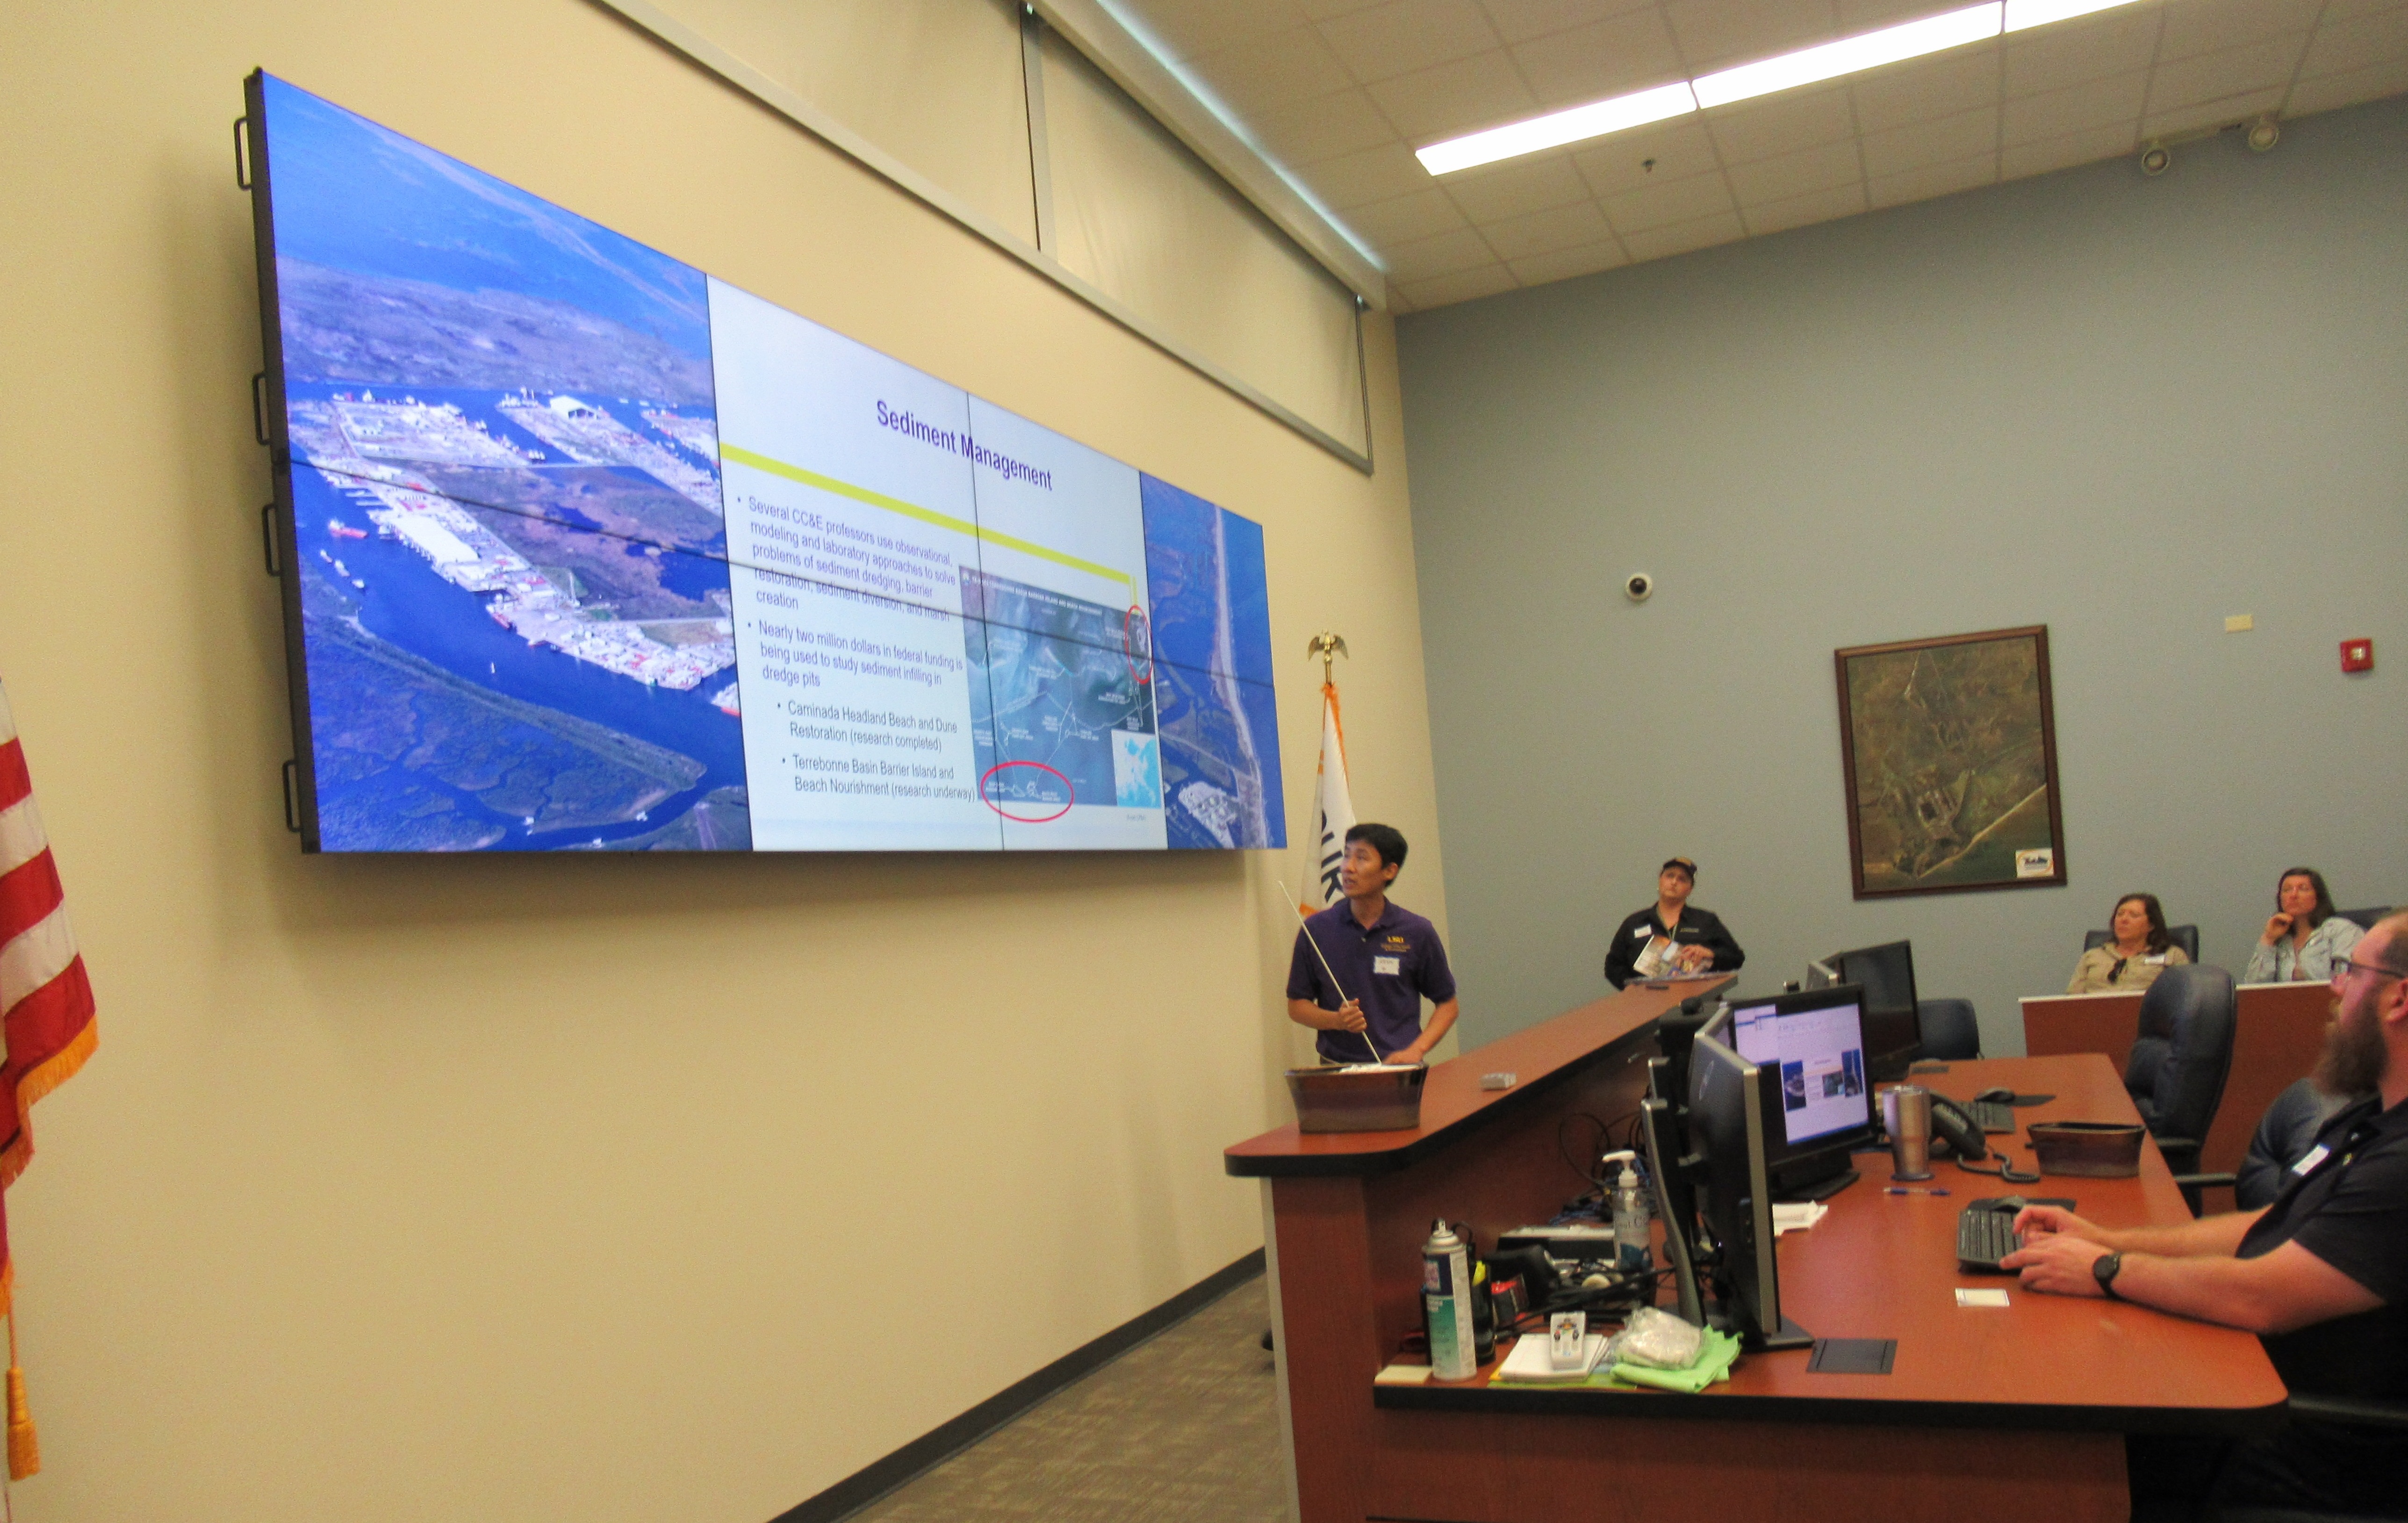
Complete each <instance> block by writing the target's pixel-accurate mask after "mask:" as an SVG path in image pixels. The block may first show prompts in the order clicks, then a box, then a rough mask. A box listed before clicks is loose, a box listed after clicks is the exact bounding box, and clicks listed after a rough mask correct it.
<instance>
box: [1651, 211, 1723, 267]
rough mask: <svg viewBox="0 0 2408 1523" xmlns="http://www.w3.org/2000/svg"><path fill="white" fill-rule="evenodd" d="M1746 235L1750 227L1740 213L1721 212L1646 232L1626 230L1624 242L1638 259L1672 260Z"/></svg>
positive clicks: (1653, 228)
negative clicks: (1673, 256) (1742, 222)
mask: <svg viewBox="0 0 2408 1523" xmlns="http://www.w3.org/2000/svg"><path fill="white" fill-rule="evenodd" d="M1743 237H1747V229H1746V228H1745V227H1742V226H1741V225H1740V220H1739V213H1738V212H1735V211H1721V212H1716V213H1715V214H1714V215H1713V216H1711V217H1699V218H1698V219H1697V220H1696V221H1694V222H1685V223H1672V224H1671V225H1670V226H1668V227H1652V228H1649V229H1648V230H1647V231H1646V232H1644V233H1626V234H1624V235H1623V236H1622V242H1623V246H1624V247H1625V248H1627V249H1628V250H1629V251H1630V257H1631V259H1632V260H1633V261H1634V262H1635V261H1638V260H1641V259H1668V258H1670V257H1671V256H1672V255H1673V254H1684V253H1688V252H1690V251H1692V250H1696V249H1711V248H1713V246H1714V245H1715V244H1717V243H1730V242H1733V241H1735V240H1737V239H1740V238H1743Z"/></svg>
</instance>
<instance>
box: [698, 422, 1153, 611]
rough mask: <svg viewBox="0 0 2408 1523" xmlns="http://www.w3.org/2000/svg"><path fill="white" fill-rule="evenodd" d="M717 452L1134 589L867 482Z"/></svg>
mask: <svg viewBox="0 0 2408 1523" xmlns="http://www.w3.org/2000/svg"><path fill="white" fill-rule="evenodd" d="M719 454H720V458H721V459H723V460H726V461H729V462H731V463H733V464H735V465H738V466H750V467H753V469H754V470H760V471H767V472H768V473H769V474H770V475H772V476H782V477H784V478H785V479H786V480H788V481H800V482H802V483H803V484H804V485H805V486H815V487H818V488H819V489H820V490H821V491H823V492H833V493H835V494H836V495H837V496H839V497H851V498H852V499H853V501H855V502H866V503H867V504H868V505H869V506H870V507H872V508H883V509H884V510H887V511H888V512H890V513H900V514H902V515H903V516H904V517H905V518H916V519H918V520H919V521H920V522H921V523H923V524H935V525H936V526H937V527H939V528H940V529H951V530H953V532H954V533H956V534H967V535H968V536H969V537H970V538H971V539H977V540H979V541H981V542H982V543H984V544H990V545H994V546H996V548H997V549H1001V550H1017V551H1019V552H1020V553H1023V554H1025V555H1035V556H1037V557H1038V558H1039V560H1048V561H1052V562H1053V563H1054V565H1056V566H1067V567H1068V568H1070V569H1071V570H1073V571H1084V572H1086V573H1088V574H1089V575H1090V576H1099V577H1109V578H1111V580H1112V581H1114V582H1119V583H1120V584H1121V585H1122V586H1124V587H1126V588H1128V589H1129V590H1130V591H1131V592H1135V591H1136V590H1137V583H1136V582H1134V581H1132V580H1131V579H1130V577H1129V574H1128V573H1127V572H1126V571H1116V570H1114V569H1112V568H1111V567H1109V566H1101V565H1098V564H1097V563H1096V562H1094V561H1082V560H1081V559H1080V558H1079V557H1078V556H1076V555H1066V554H1064V553H1062V552H1060V551H1058V550H1051V549H1048V548H1047V547H1045V546H1043V545H1040V544H1038V543H1037V542H1036V541H1034V540H1031V539H1021V538H1020V537H1019V536H1017V535H1011V534H998V533H996V531H995V530H993V529H982V528H981V527H979V526H978V525H977V524H973V523H971V522H970V521H969V520H968V519H966V518H955V517H954V516H953V514H951V513H940V512H939V511H937V510H935V509H933V508H923V507H921V506H920V505H919V504H918V503H916V502H905V501H904V500H903V499H902V498H900V497H890V496H886V495H885V494H884V493H882V492H872V491H871V490H869V488H867V487H866V486H855V485H853V483H852V482H851V481H838V480H837V479H836V478H835V477H833V476H823V475H821V474H820V473H819V472H818V471H815V470H805V469H804V468H803V467H800V466H790V465H788V464H786V463H785V462H784V461H782V460H772V459H771V458H769V457H768V456H767V455H766V454H754V453H753V452H752V451H750V450H739V449H738V448H737V447H736V446H735V445H733V444H729V443H725V442H724V441H723V442H722V443H721V444H720V446H719Z"/></svg>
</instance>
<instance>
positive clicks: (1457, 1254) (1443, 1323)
mask: <svg viewBox="0 0 2408 1523" xmlns="http://www.w3.org/2000/svg"><path fill="white" fill-rule="evenodd" d="M1422 1328H1423V1330H1424V1331H1426V1333H1428V1335H1429V1351H1430V1372H1431V1373H1432V1374H1434V1375H1436V1376H1437V1377H1438V1378H1439V1379H1441V1380H1469V1379H1470V1378H1471V1377H1472V1375H1473V1374H1474V1373H1476V1372H1478V1371H1479V1369H1480V1356H1479V1353H1478V1350H1477V1348H1476V1346H1475V1344H1474V1332H1473V1328H1472V1321H1471V1244H1470V1243H1467V1242H1465V1241H1464V1239H1463V1237H1462V1235H1461V1234H1460V1233H1458V1232H1456V1231H1455V1228H1452V1227H1450V1226H1448V1225H1447V1224H1446V1223H1445V1222H1443V1221H1439V1222H1433V1223H1431V1224H1430V1235H1429V1237H1428V1238H1427V1239H1426V1240H1425V1241H1424V1242H1423V1243H1422Z"/></svg>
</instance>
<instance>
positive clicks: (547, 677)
mask: <svg viewBox="0 0 2408 1523" xmlns="http://www.w3.org/2000/svg"><path fill="white" fill-rule="evenodd" d="M253 90H254V95H253V105H254V109H255V111H256V112H257V113H258V115H259V117H260V118H261V119H262V120H263V121H264V122H265V150H264V151H263V152H261V154H260V155H259V160H260V162H259V164H258V165H256V166H255V170H254V174H255V179H256V180H258V182H259V188H258V190H257V192H256V193H255V194H259V195H261V196H264V197H267V198H268V206H269V208H270V209H269V213H268V216H267V219H266V223H267V225H268V226H269V228H270V229H271V232H270V239H269V241H271V242H272V249H269V248H264V249H263V251H262V257H263V259H264V260H272V264H271V265H270V266H269V267H270V270H271V272H272V277H273V281H274V288H275V294H276V313H275V320H276V337H277V338H278V340H279V344H278V348H279V350H280V354H279V356H278V358H277V363H276V366H275V368H276V371H277V374H276V377H275V379H276V381H278V383H279V384H280V386H281V388H282V399H283V406H284V418H285V425H286V430H285V431H286V434H287V438H288V440H289V443H290V446H291V460H292V471H291V485H290V498H289V502H288V503H287V506H288V507H289V508H290V509H291V515H290V516H291V524H290V529H291V549H292V550H293V552H294V564H293V565H292V566H291V567H290V568H288V572H287V580H288V599H289V600H290V601H292V602H294V604H295V605H296V610H295V611H297V617H295V618H294V619H292V620H290V621H289V622H290V623H292V624H294V625H297V628H298V636H299V640H298V643H299V656H300V660H299V662H298V666H299V668H300V670H301V672H302V673H303V676H304V678H305V687H306V690H305V691H304V692H301V693H298V694H296V711H299V712H301V713H304V714H306V726H304V729H305V744H304V746H303V751H304V754H305V755H304V760H305V767H304V779H305V797H304V798H303V799H302V801H301V802H302V805H303V812H304V816H305V826H307V827H308V829H307V831H306V832H305V833H308V834H310V835H311V836H312V837H313V843H314V844H315V845H316V847H317V848H318V849H321V850H327V851H370V852H391V851H463V850H535V851H547V850H659V849H668V850H763V851H882V850H979V851H994V850H1063V849H1081V850H1146V849H1162V848H1166V847H1177V848H1210V849H1236V848H1254V847H1271V848H1276V847H1280V846H1283V845H1284V844H1285V843H1286V826H1285V818H1284V812H1283V807H1282V787H1281V776H1280V768H1279V756H1278V750H1277V737H1278V716H1277V709H1276V705H1275V703H1274V702H1273V699H1272V697H1271V683H1270V669H1271V668H1270V637H1269V606H1268V599H1267V596H1266V591H1265V589H1266V584H1267V579H1266V568H1265V566H1264V559H1263V536H1262V530H1261V527H1260V525H1258V524H1254V523H1252V522H1250V521H1248V520H1246V519H1244V518H1241V517H1240V516H1238V515H1236V514H1234V513H1230V512H1228V511H1227V510H1224V509H1221V508H1219V507H1217V506H1215V505H1214V504H1212V503H1210V502H1207V501H1205V500H1203V499H1201V498H1199V497H1196V496H1192V495H1191V494H1188V493H1185V492H1183V491H1181V490H1179V489H1178V488H1176V487H1173V486H1170V485H1168V483H1165V482H1162V481H1156V480H1154V479H1153V478H1151V477H1148V476H1145V475H1143V474H1142V473H1140V472H1139V471H1138V470H1136V469H1134V468H1132V467H1128V466H1126V465H1124V464H1122V463H1120V462H1118V461H1116V460H1113V459H1111V458H1110V457H1108V456H1106V455H1103V454H1100V453H1097V452H1096V451H1094V450H1091V449H1088V448H1087V447H1085V446H1084V445H1082V444H1079V443H1077V442H1075V441H1073V440H1071V439H1068V438H1064V437H1063V436H1061V435H1059V434H1056V433H1054V432H1053V431H1051V430H1049V429H1046V428H1043V427H1041V426H1039V425H1038V424H1033V423H1031V422H1029V421H1028V420H1026V419H1025V418H1022V417H1019V416H1017V415H1016V414H1013V413H1011V412H1008V411H1006V410H1004V409H1000V408H997V407H996V406H994V405H993V404H991V403H988V402H986V401H984V400H983V399H982V398H979V397H975V396H972V395H968V393H966V392H964V391H962V390H961V389H960V388H958V387H954V386H952V385H949V384H947V383H945V382H943V381H939V380H937V379H935V378H934V377H931V376H928V375H926V374H925V373H923V372H921V371H919V370H916V369H913V368H912V367H910V366H907V365H904V364H902V363H901V362H900V361H897V360H895V359H892V358H889V357H887V356H886V355H883V354H881V353H879V352H876V351H875V350H872V349H869V348H867V347H866V346H864V345H862V344H859V343H856V342H854V341H853V340H852V339H850V338H845V337H843V336H841V335H839V334H837V333H834V332H831V331H830V330H828V329H826V328H824V327H822V326H820V325H819V324H817V323H811V322H810V321H809V320H807V319H805V318H802V317H800V316H797V315H796V314H795V313H793V312H790V311H787V310H785V309H782V308H780V307H778V306H775V305H774V304H772V303H769V302H767V301H764V300H762V299H761V298H759V297H757V296H754V295H750V294H749V293H746V292H743V291H740V290H738V289H737V288H735V287H733V286H730V285H727V284H726V283H724V281H721V280H716V279H714V278H712V277H710V276H708V275H705V274H704V273H702V272H701V271H698V270H695V269H694V268H692V267H690V266H685V265H682V264H680V263H679V262H677V261H675V260H672V259H669V258H667V257H666V256H665V255H662V254H660V253H658V252H656V251H652V250H651V249H648V248H646V247H644V246H643V245H641V244H638V243H636V242H634V241H633V240H631V239H628V238H626V237H622V236H621V235H619V234H617V233H614V232H612V231H610V230H609V229H608V228H605V227H602V226H600V225H599V224H597V223H592V222H589V221H587V220H585V219H583V218H581V217H578V216H576V215H575V214H573V213H570V212H568V211H566V210H564V209H562V208H558V207H555V206H553V205H552V204H551V203H549V202H546V201H543V200H541V199H539V198H538V197H536V196H533V195H530V194H527V193H525V192H523V191H520V190H517V189H516V188H514V187H512V186H509V185H507V184H505V183H503V182H502V181H500V180H495V179H494V178H493V177H491V176H488V175H485V174H483V173H481V172H480V171H479V170H476V169H474V168H471V167H470V166H468V165H465V164H461V163H459V162H458V161H456V160H453V159H450V158H447V157H445V156H444V155H442V154H439V153H437V152H435V151H432V150H430V149H427V148H425V147H423V146H422V145H420V144H417V143H415V142H412V141H411V140H409V139H408V138H405V137H402V136H399V135H397V134H394V133H393V132H390V131H388V130H386V129H385V128H382V127H380V126H378V125H376V124H375V123H373V122H368V121H366V119H364V118H362V117H359V116H356V115H353V114H352V113H351V112H348V111H345V110H342V109H341V108H337V107H336V106H333V105H331V104H330V103H328V102H325V101H323V100H321V99H319V98H317V97H316V96H313V95H310V94H308V93H307V92H304V91H301V90H299V89H297V88H295V87H294V86H292V85H289V84H286V83H284V82H283V81H280V80H278V79H273V78H271V77H268V76H265V75H261V76H258V77H256V79H254V81H253Z"/></svg>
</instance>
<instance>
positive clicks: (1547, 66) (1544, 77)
mask: <svg viewBox="0 0 2408 1523" xmlns="http://www.w3.org/2000/svg"><path fill="white" fill-rule="evenodd" d="M1512 55H1513V61H1514V62H1515V63H1516V64H1518V65H1521V67H1522V75H1523V78H1525V79H1528V80H1529V81H1530V88H1531V89H1533V90H1535V91H1537V92H1538V93H1539V99H1540V100H1541V102H1543V103H1544V104H1546V105H1549V106H1573V105H1578V104H1580V103H1582V102H1584V101H1592V100H1602V99H1605V98H1606V97H1607V96H1610V95H1619V94H1621V93H1624V92H1626V91H1630V90H1641V89H1644V88H1646V87H1647V86H1649V85H1659V84H1670V82H1671V81H1673V80H1675V79H1682V78H1684V77H1685V74H1686V70H1684V68H1683V67H1682V65H1681V55H1680V53H1679V51H1678V50H1675V49H1674V48H1673V46H1672V34H1671V33H1670V31H1668V30H1667V29H1666V28H1665V25H1664V13H1663V12H1662V11H1660V10H1657V9H1656V7H1653V6H1649V7H1646V8H1644V9H1641V10H1633V11H1627V12H1625V13H1624V14H1622V15H1620V16H1616V17H1614V18H1613V19H1612V20H1610V21H1602V22H1595V23H1593V24H1591V25H1588V26H1583V27H1578V28H1575V29H1574V30H1572V31H1570V32H1559V33H1556V34H1555V36H1550V37H1546V38H1543V39H1541V40H1540V41H1537V42H1526V43H1522V44H1520V45H1518V46H1516V47H1514V48H1513V49H1512Z"/></svg>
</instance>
